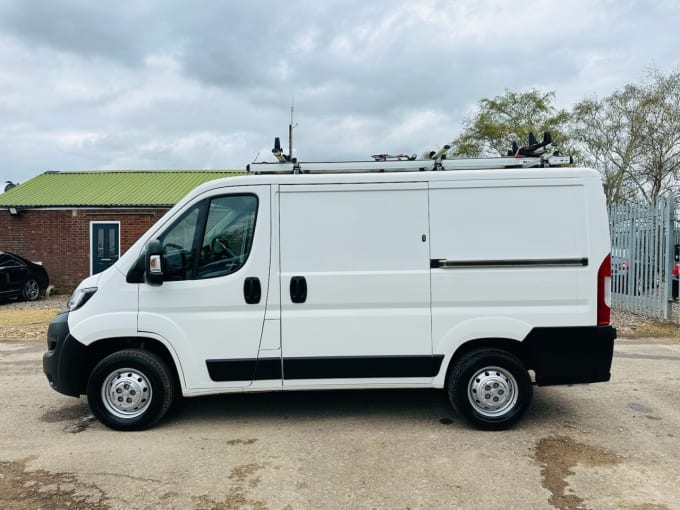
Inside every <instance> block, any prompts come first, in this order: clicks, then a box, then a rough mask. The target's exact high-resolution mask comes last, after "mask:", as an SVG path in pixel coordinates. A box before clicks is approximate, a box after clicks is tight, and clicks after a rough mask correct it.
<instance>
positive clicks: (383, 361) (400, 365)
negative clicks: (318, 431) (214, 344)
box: [206, 355, 444, 381]
mask: <svg viewBox="0 0 680 510" xmlns="http://www.w3.org/2000/svg"><path fill="white" fill-rule="evenodd" d="M443 359H444V356H441V355H437V356H355V357H350V356H347V357H330V358H328V357H324V358H312V357H309V358H284V359H283V367H284V379H353V378H356V379H360V378H367V379H371V378H379V377H434V376H435V375H437V374H438V373H439V369H440V367H441V364H442V361H443ZM206 365H207V368H208V373H209V374H210V378H211V379H212V380H213V381H250V380H256V381H260V380H268V379H281V360H280V359H279V358H270V359H259V360H258V359H234V360H217V359H211V360H207V361H206Z"/></svg>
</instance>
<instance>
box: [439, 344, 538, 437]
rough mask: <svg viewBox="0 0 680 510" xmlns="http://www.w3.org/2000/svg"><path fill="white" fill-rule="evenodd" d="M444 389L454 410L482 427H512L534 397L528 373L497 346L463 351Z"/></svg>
mask: <svg viewBox="0 0 680 510" xmlns="http://www.w3.org/2000/svg"><path fill="white" fill-rule="evenodd" d="M447 389H448V394H449V400H450V401H451V405H452V406H453V409H454V410H455V411H456V412H457V413H458V414H460V415H462V416H463V417H464V418H465V419H466V420H467V421H468V422H469V423H471V424H472V425H474V426H475V427H477V428H479V429H482V430H503V429H507V428H510V427H512V426H513V425H514V424H515V423H517V421H519V419H520V418H521V417H522V416H523V415H524V413H525V412H526V410H527V409H528V407H529V404H530V403H531V397H532V396H533V386H532V383H531V378H530V377H529V372H528V371H527V370H526V368H524V365H523V364H522V362H521V361H520V359H519V358H517V357H516V356H515V355H513V354H511V353H509V352H507V351H503V350H500V349H484V350H478V351H472V352H469V353H467V354H464V355H463V356H462V357H461V358H460V359H459V360H458V361H456V363H455V365H454V366H453V367H452V369H451V372H450V374H449V380H448V388H447ZM482 391H484V392H485V393H482Z"/></svg>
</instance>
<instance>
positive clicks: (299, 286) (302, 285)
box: [290, 276, 307, 303]
mask: <svg viewBox="0 0 680 510" xmlns="http://www.w3.org/2000/svg"><path fill="white" fill-rule="evenodd" d="M290 299H291V301H292V302H293V303H304V302H305V301H306V300H307V280H305V277H304V276H293V277H292V278H291V279H290Z"/></svg>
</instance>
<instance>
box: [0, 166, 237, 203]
mask: <svg viewBox="0 0 680 510" xmlns="http://www.w3.org/2000/svg"><path fill="white" fill-rule="evenodd" d="M244 173H245V172H241V171H233V170H209V171H208V170H152V171H142V170H124V171H89V172H46V173H44V174H41V175H38V176H37V177H34V178H33V179H31V180H29V181H26V182H24V183H23V184H20V185H19V186H17V187H16V188H12V189H11V190H9V191H6V192H5V193H3V194H1V195H0V207H119V206H126V207H130V206H132V207H142V206H172V205H174V204H176V203H177V202H178V201H179V200H180V199H181V198H182V197H183V196H184V195H186V194H187V193H188V192H189V191H191V190H192V189H193V188H195V187H196V186H198V185H199V184H202V183H204V182H206V181H211V180H213V179H219V178H221V177H230V176H234V175H242V174H244Z"/></svg>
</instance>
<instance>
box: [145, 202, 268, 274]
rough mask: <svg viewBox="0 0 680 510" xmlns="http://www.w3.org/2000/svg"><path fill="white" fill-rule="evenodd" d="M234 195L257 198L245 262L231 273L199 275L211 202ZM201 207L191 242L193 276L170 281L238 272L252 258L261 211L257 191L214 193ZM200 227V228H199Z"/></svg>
mask: <svg viewBox="0 0 680 510" xmlns="http://www.w3.org/2000/svg"><path fill="white" fill-rule="evenodd" d="M232 197H253V198H254V199H255V220H254V221H253V226H252V232H253V235H252V238H251V240H250V246H249V247H248V253H247V255H246V258H245V259H244V260H243V263H242V264H241V266H240V267H239V268H238V269H237V270H236V271H233V272H231V273H227V274H223V275H219V276H204V277H199V276H198V269H199V263H200V252H201V248H202V246H201V243H202V241H203V238H204V237H205V229H206V227H207V223H208V216H209V213H210V204H211V203H212V202H213V200H218V199H220V198H232ZM194 205H198V207H199V211H198V219H197V220H196V230H195V232H194V239H193V241H192V244H191V251H192V254H193V255H195V256H193V264H192V267H191V278H185V279H183V280H168V283H170V282H173V281H182V282H185V281H192V280H209V279H212V278H222V277H224V276H230V275H232V274H236V273H238V272H239V271H240V270H241V268H243V267H244V266H245V265H246V263H247V262H248V260H249V259H250V253H251V252H252V251H253V244H254V241H255V232H256V229H257V220H258V216H259V212H260V197H259V196H257V194H256V193H225V194H222V195H213V196H210V197H205V198H203V199H202V200H201V201H200V202H198V203H197V204H194ZM192 209H193V207H191V208H189V209H187V210H186V211H185V212H184V213H183V214H182V215H181V216H180V217H179V218H177V220H176V221H174V222H173V223H172V225H170V226H169V227H168V228H167V229H166V230H165V231H164V232H163V233H161V234H160V235H159V236H158V238H161V237H163V236H164V235H165V234H166V233H167V232H169V231H170V230H171V229H173V228H174V227H175V226H176V225H177V224H178V223H180V222H181V221H182V220H183V219H184V218H185V217H186V216H187V215H188V214H190V213H191V211H192ZM199 227H200V228H199Z"/></svg>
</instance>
